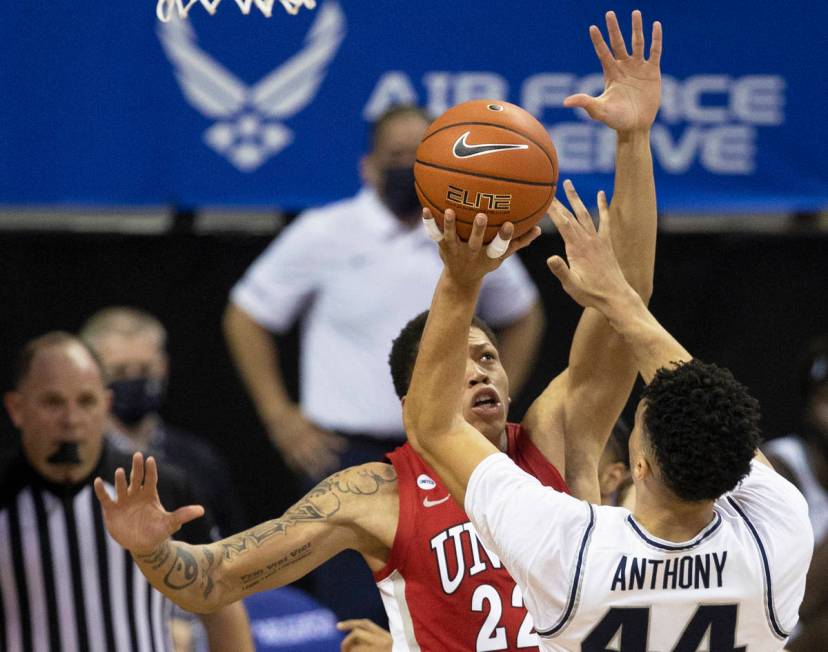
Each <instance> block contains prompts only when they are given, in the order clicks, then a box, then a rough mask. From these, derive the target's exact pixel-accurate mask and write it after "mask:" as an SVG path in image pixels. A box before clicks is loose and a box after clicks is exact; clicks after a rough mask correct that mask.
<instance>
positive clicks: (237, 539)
mask: <svg viewBox="0 0 828 652" xmlns="http://www.w3.org/2000/svg"><path fill="white" fill-rule="evenodd" d="M383 467H384V468H383V469H382V471H381V472H378V471H377V470H376V465H371V466H370V467H368V468H362V467H360V468H358V469H346V470H345V471H340V472H339V473H335V474H334V475H332V476H330V477H329V478H325V479H324V480H323V481H322V482H320V483H319V484H318V485H316V486H315V487H314V488H313V489H311V490H310V492H308V494H307V495H306V496H305V497H304V498H302V499H301V500H300V501H299V502H298V503H296V504H295V505H294V506H293V507H291V508H290V509H288V510H287V511H286V512H285V513H284V514H283V515H282V516H281V517H280V518H277V519H274V520H272V521H268V522H267V523H262V524H261V525H257V526H256V527H254V528H251V529H249V530H246V531H244V532H242V533H240V534H237V535H236V536H234V537H232V538H230V539H228V540H227V541H225V542H224V543H222V544H221V546H222V549H223V550H224V559H226V560H227V561H232V560H233V559H234V558H236V557H238V556H240V555H243V554H244V553H246V552H247V551H248V550H252V549H253V548H258V547H260V546H261V545H262V544H263V543H264V542H265V541H267V540H268V539H270V538H272V537H274V536H277V535H284V534H286V533H287V531H288V528H290V527H292V526H294V525H297V524H298V523H307V522H314V521H325V520H327V519H329V518H330V517H332V516H333V515H335V514H336V513H337V512H339V510H340V509H341V508H342V501H341V498H340V497H341V496H345V495H349V496H372V495H374V494H376V493H379V491H380V489H381V488H382V486H383V485H387V484H392V483H395V482H396V481H397V473H396V471H394V467H393V466H391V465H390V464H386V465H383ZM307 547H308V550H309V549H310V544H307ZM299 550H304V548H300V549H299ZM294 553H296V551H294V552H292V553H291V555H294ZM297 554H298V553H297ZM307 554H310V553H309V552H308V553H307ZM303 556H306V555H303ZM285 559H286V560H287V557H286V558H285ZM280 561H281V560H280ZM293 561H294V560H290V563H293ZM273 563H274V564H276V563H279V562H273ZM262 570H265V569H262ZM274 572H275V571H274Z"/></svg>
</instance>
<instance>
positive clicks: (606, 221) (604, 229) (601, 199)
mask: <svg viewBox="0 0 828 652" xmlns="http://www.w3.org/2000/svg"><path fill="white" fill-rule="evenodd" d="M598 217H599V218H600V223H599V225H598V236H599V237H600V238H602V239H604V240H608V239H609V238H610V235H611V230H610V212H609V206H608V205H607V195H606V193H605V192H604V191H603V190H599V191H598Z"/></svg>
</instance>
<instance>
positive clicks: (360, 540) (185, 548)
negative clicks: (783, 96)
mask: <svg viewBox="0 0 828 652" xmlns="http://www.w3.org/2000/svg"><path fill="white" fill-rule="evenodd" d="M157 480H158V471H157V468H156V463H155V459H154V458H152V457H150V458H148V459H147V460H146V463H145V462H144V458H143V455H141V453H135V455H134V456H133V458H132V470H131V473H130V480H129V484H127V479H126V473H125V472H124V470H123V469H118V470H117V471H116V472H115V493H116V495H115V498H114V499H113V498H111V497H110V496H109V494H108V493H107V490H106V488H105V486H104V483H103V481H102V480H101V478H96V479H95V494H96V495H97V497H98V499H99V500H100V502H101V506H102V508H103V515H104V522H105V524H106V528H107V530H108V531H109V533H110V534H111V535H112V537H113V538H114V539H115V540H116V541H117V542H118V543H119V544H120V545H121V546H123V547H124V548H126V549H127V550H128V551H129V552H130V553H131V554H132V558H133V559H134V560H135V563H136V564H138V567H139V568H140V569H141V572H142V573H143V574H144V575H145V576H146V578H147V580H148V581H149V582H150V584H152V585H153V586H154V587H155V588H156V589H158V590H159V591H161V592H162V593H163V594H164V595H166V596H167V597H168V598H169V599H170V600H172V601H173V602H175V603H176V604H177V605H178V606H180V607H181V608H182V609H185V610H187V611H191V612H195V613H213V612H215V611H216V610H218V609H221V608H222V607H225V606H226V605H230V604H232V603H234V602H236V601H238V600H240V599H241V598H244V597H246V596H248V595H251V594H253V593H258V592H260V591H264V590H266V589H271V588H275V587H278V586H283V585H285V584H289V583H290V582H293V581H295V580H297V579H299V578H300V577H302V576H304V575H306V574H307V573H308V572H310V571H311V570H313V569H314V568H316V567H318V566H320V565H321V564H322V563H324V562H325V561H327V560H328V559H330V558H331V557H333V556H334V555H336V554H337V553H339V552H341V551H342V550H345V549H353V550H356V551H357V552H359V553H361V554H362V556H363V557H364V558H365V559H366V562H367V563H368V565H369V567H371V568H372V570H378V569H379V568H381V567H382V565H383V564H384V563H385V561H386V560H385V559H383V558H382V554H383V552H382V551H383V550H387V548H390V545H391V543H392V540H393V536H394V532H393V527H392V528H390V531H387V530H389V528H388V523H389V521H392V522H394V523H395V522H396V521H395V520H394V519H389V518H388V514H389V513H392V514H393V513H394V512H395V511H396V510H398V508H399V507H398V497H397V486H396V482H397V476H396V473H395V471H394V468H393V467H392V466H391V465H389V464H382V463H379V462H374V463H370V464H364V465H362V466H357V467H352V468H349V469H345V470H344V471H340V472H339V473H335V474H334V475H332V476H330V477H328V478H326V479H325V480H323V481H322V482H320V483H319V484H318V485H317V486H316V487H315V488H314V489H312V490H311V491H310V492H309V493H308V494H307V495H306V496H305V497H304V498H302V499H301V500H300V501H299V502H298V503H296V504H295V505H294V506H293V507H291V508H290V509H288V510H287V511H286V512H285V513H284V514H283V515H282V516H281V517H279V518H276V519H273V520H270V521H266V522H264V523H261V524H259V525H257V526H255V527H253V528H251V529H249V530H245V531H244V532H240V533H239V534H236V535H233V536H231V537H228V538H226V539H222V540H220V541H216V542H214V543H210V544H205V545H191V544H188V543H184V542H181V541H175V540H173V539H172V538H170V536H171V535H172V534H173V533H175V532H176V531H177V530H178V529H179V528H180V527H181V526H182V525H183V524H184V523H187V522H189V521H191V520H193V519H195V518H198V517H200V516H201V515H202V514H203V513H204V509H203V508H202V507H201V506H199V505H189V506H187V507H181V508H180V509H177V510H176V511H175V512H172V513H170V512H167V511H166V510H165V509H164V507H163V506H162V505H161V503H160V501H159V498H158V492H157V488H156V484H157Z"/></svg>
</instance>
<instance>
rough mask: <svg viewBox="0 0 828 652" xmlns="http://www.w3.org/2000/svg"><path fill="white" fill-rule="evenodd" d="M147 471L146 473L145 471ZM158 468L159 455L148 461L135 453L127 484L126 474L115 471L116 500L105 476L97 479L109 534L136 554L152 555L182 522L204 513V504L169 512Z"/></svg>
mask: <svg viewBox="0 0 828 652" xmlns="http://www.w3.org/2000/svg"><path fill="white" fill-rule="evenodd" d="M145 471H146V473H145ZM157 485H158V468H157V467H156V465H155V458H153V457H150V458H148V459H147V461H146V464H144V456H143V455H142V454H141V453H135V455H133V456H132V470H131V471H130V476H129V484H128V485H127V479H126V473H125V472H124V470H123V469H121V468H119V469H118V470H117V471H115V500H112V498H111V497H110V496H109V494H108V493H107V491H106V487H105V486H104V483H103V480H101V478H95V495H96V496H97V497H98V500H99V501H100V503H101V507H102V508H103V517H104V523H105V524H106V529H107V530H109V534H110V535H111V536H112V538H113V539H115V541H117V542H118V543H119V544H121V545H122V546H123V547H124V548H126V549H127V550H129V551H130V552H131V553H133V554H136V555H142V554H149V553H151V552H152V551H154V550H155V549H156V548H157V547H158V546H159V545H160V544H161V543H163V542H164V540H165V539H166V538H167V537H169V536H170V535H171V534H173V533H174V532H177V531H178V530H179V529H180V528H181V526H182V525H184V524H185V523H187V522H189V521H192V520H193V519H196V518H198V517H200V516H202V515H203V514H204V508H203V507H202V506H201V505H188V506H186V507H181V508H179V509H177V510H175V511H174V512H168V511H167V510H165V509H164V506H163V505H162V504H161V500H160V499H159V498H158V486H157Z"/></svg>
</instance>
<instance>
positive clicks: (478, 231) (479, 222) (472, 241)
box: [469, 213, 489, 252]
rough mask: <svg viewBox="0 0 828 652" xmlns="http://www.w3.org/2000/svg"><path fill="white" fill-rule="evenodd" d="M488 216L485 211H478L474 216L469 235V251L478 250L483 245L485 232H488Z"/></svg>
mask: <svg viewBox="0 0 828 652" xmlns="http://www.w3.org/2000/svg"><path fill="white" fill-rule="evenodd" d="M488 221H489V220H488V218H487V217H486V215H485V213H478V214H477V215H475V216H474V224H473V225H472V231H471V235H470V236H469V251H473V252H477V251H480V249H482V247H483V234H484V233H486V224H487V223H488Z"/></svg>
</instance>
